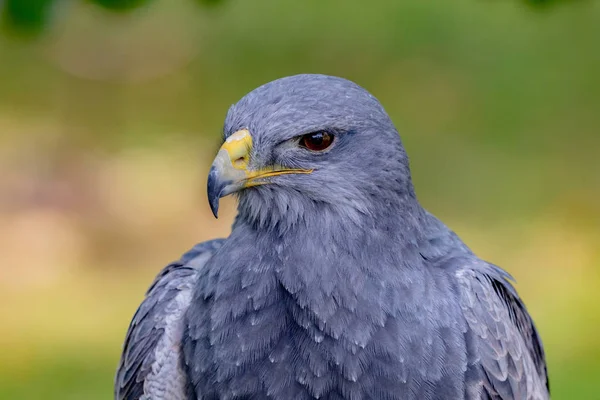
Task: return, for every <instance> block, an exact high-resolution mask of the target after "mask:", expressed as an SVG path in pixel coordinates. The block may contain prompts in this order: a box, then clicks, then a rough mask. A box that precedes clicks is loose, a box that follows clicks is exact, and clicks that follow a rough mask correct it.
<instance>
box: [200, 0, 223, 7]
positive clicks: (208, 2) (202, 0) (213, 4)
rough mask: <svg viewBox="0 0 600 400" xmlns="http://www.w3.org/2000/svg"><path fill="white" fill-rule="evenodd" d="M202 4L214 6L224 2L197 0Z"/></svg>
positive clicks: (220, 0)
mask: <svg viewBox="0 0 600 400" xmlns="http://www.w3.org/2000/svg"><path fill="white" fill-rule="evenodd" d="M196 2H197V3H199V4H200V5H202V6H207V7H213V6H216V5H217V4H220V3H222V2H223V0H196Z"/></svg>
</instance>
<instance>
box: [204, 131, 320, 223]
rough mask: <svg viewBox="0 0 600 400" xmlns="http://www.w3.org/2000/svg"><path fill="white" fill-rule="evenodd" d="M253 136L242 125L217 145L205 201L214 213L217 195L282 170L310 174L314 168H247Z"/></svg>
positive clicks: (261, 181)
mask: <svg viewBox="0 0 600 400" xmlns="http://www.w3.org/2000/svg"><path fill="white" fill-rule="evenodd" d="M251 152H252V136H251V135H250V132H249V131H248V130H247V129H242V130H239V131H237V132H235V133H234V134H232V135H231V136H229V137H228V138H227V139H226V140H225V143H223V146H221V148H220V149H219V152H218V153H217V156H216V157H215V160H214V162H213V164H212V166H211V167H210V172H209V174H208V203H209V204H210V209H211V210H212V213H213V215H214V216H215V218H217V216H218V213H219V199H220V198H221V197H225V196H227V195H230V194H232V193H235V192H237V191H240V190H242V189H245V188H248V187H252V186H259V185H264V184H267V183H269V182H270V179H269V178H270V177H273V176H277V175H284V174H310V173H311V172H312V171H313V170H306V169H289V168H284V167H281V166H271V167H265V168H261V169H256V170H250V169H248V164H249V162H250V153H251Z"/></svg>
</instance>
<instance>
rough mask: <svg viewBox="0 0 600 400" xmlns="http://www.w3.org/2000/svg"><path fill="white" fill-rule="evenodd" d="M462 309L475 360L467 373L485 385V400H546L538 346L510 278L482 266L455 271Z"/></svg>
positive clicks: (544, 372)
mask: <svg viewBox="0 0 600 400" xmlns="http://www.w3.org/2000/svg"><path fill="white" fill-rule="evenodd" d="M457 277H458V279H459V282H460V285H461V306H462V309H463V313H464V316H465V318H466V320H467V322H468V327H469V332H467V337H470V338H471V340H473V342H474V350H475V352H476V355H474V356H473V360H472V365H471V366H470V368H473V369H475V370H476V371H477V372H478V376H479V377H480V384H481V381H482V382H483V385H482V387H481V388H480V393H481V398H484V399H496V400H500V399H504V400H509V399H526V400H530V399H531V400H534V399H535V400H537V399H539V400H546V399H549V397H550V394H549V393H550V389H549V381H548V373H547V370H546V360H545V355H544V349H543V346H542V342H541V340H540V338H539V335H538V333H537V330H536V328H535V325H534V323H533V320H532V319H531V317H530V315H529V314H528V312H527V309H526V308H525V305H524V304H523V302H522V301H521V299H520V298H519V296H518V295H517V292H516V290H515V288H514V287H513V285H512V284H511V283H510V280H511V279H512V278H511V277H510V275H508V274H507V273H506V272H504V271H503V270H501V269H500V268H498V267H496V266H494V265H491V264H487V263H486V264H483V262H482V263H481V265H475V266H471V267H468V268H461V269H459V270H458V271H457Z"/></svg>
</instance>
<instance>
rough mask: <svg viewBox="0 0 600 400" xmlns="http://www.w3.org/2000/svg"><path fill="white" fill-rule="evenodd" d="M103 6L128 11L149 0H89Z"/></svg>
mask: <svg viewBox="0 0 600 400" xmlns="http://www.w3.org/2000/svg"><path fill="white" fill-rule="evenodd" d="M89 1H91V2H92V3H94V4H97V5H99V6H101V7H103V8H106V9H109V10H113V11H128V10H132V9H134V8H137V7H140V6H142V5H144V4H146V3H148V2H150V0H89Z"/></svg>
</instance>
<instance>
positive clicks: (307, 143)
mask: <svg viewBox="0 0 600 400" xmlns="http://www.w3.org/2000/svg"><path fill="white" fill-rule="evenodd" d="M331 143H333V135H331V134H329V133H327V132H323V131H321V132H314V133H309V134H306V135H304V136H302V137H301V138H300V146H302V147H306V148H307V149H308V150H311V151H323V150H325V149H326V148H328V147H329V146H331Z"/></svg>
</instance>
